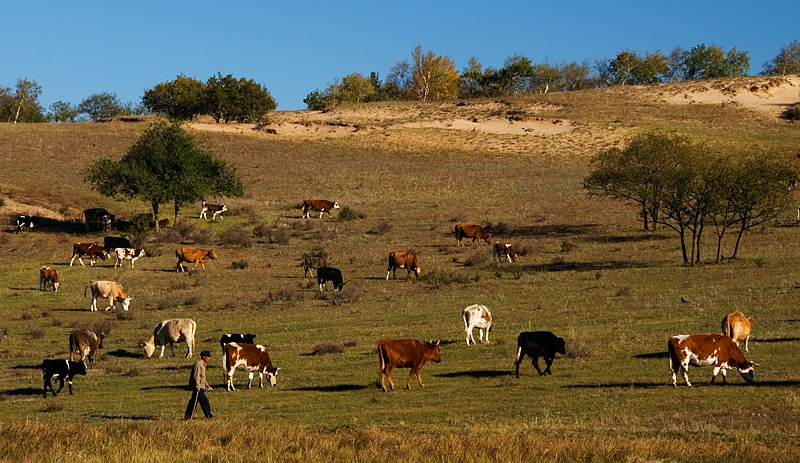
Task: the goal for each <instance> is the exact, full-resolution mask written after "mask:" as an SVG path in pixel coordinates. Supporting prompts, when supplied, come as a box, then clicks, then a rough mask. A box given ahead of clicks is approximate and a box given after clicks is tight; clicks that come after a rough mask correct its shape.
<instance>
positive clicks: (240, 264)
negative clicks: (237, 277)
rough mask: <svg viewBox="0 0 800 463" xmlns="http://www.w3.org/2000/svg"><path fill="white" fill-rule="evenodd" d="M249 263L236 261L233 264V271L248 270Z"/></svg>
mask: <svg viewBox="0 0 800 463" xmlns="http://www.w3.org/2000/svg"><path fill="white" fill-rule="evenodd" d="M247 266H248V263H247V261H246V260H235V261H233V262H231V269H232V270H246V269H247Z"/></svg>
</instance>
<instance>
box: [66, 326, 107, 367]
mask: <svg viewBox="0 0 800 463" xmlns="http://www.w3.org/2000/svg"><path fill="white" fill-rule="evenodd" d="M105 337H106V334H105V333H102V332H100V333H95V332H94V331H91V330H87V329H83V330H75V331H73V332H72V333H70V335H69V359H70V361H72V360H75V356H76V355H77V356H79V357H80V358H81V362H85V361H86V360H85V359H86V357H89V363H91V364H94V354H95V353H96V352H97V349H102V348H103V339H105Z"/></svg>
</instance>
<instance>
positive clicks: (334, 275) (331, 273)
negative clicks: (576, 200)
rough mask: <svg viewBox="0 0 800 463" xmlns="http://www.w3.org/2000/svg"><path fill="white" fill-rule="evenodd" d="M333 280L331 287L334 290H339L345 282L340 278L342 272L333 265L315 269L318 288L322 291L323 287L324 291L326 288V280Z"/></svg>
mask: <svg viewBox="0 0 800 463" xmlns="http://www.w3.org/2000/svg"><path fill="white" fill-rule="evenodd" d="M329 281H330V282H333V289H335V290H336V291H341V290H342V287H343V286H344V285H345V284H346V283H345V282H344V281H343V280H342V272H341V271H340V270H339V269H338V268H333V267H320V268H318V269H317V283H318V284H319V290H320V291H322V289H323V288H325V291H327V290H328V282H329Z"/></svg>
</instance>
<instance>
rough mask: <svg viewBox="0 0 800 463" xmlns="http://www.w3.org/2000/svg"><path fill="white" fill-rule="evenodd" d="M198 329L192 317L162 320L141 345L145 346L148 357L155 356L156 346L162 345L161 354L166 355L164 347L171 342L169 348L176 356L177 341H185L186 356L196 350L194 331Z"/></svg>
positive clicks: (189, 355)
mask: <svg viewBox="0 0 800 463" xmlns="http://www.w3.org/2000/svg"><path fill="white" fill-rule="evenodd" d="M196 331H197V323H195V321H194V320H192V319H191V318H172V319H170V320H164V321H162V322H160V323H159V324H158V325H156V327H155V328H154V329H153V335H152V336H150V339H148V340H147V341H145V342H143V343H141V344H139V347H142V348H144V353H145V355H146V356H147V358H150V357H152V356H153V352H155V350H156V347H158V346H161V355H159V358H161V357H163V356H164V348H165V347H166V346H167V344H169V349H170V350H171V351H172V356H173V357H175V346H174V344H175V343H177V342H185V343H186V345H187V347H188V351H187V352H186V358H189V357H191V356H192V352H193V351H194V333H195V332H196Z"/></svg>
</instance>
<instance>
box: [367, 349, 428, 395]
mask: <svg viewBox="0 0 800 463" xmlns="http://www.w3.org/2000/svg"><path fill="white" fill-rule="evenodd" d="M378 360H379V361H380V370H379V371H380V382H381V387H382V388H383V390H384V392H385V391H386V382H385V381H384V375H386V376H388V377H389V384H390V385H391V387H392V390H394V380H392V371H393V370H394V369H395V368H411V373H409V375H408V382H407V383H406V389H411V378H413V377H414V375H417V379H418V380H419V385H420V386H422V387H425V385H424V384H422V376H421V375H420V372H421V371H422V367H424V366H425V364H426V363H428V362H430V361H431V360H432V361H434V362H437V363H438V362H441V361H442V359H441V357H439V341H436V342H433V341H431V342H422V341H418V340H416V339H381V340H380V341H378Z"/></svg>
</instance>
